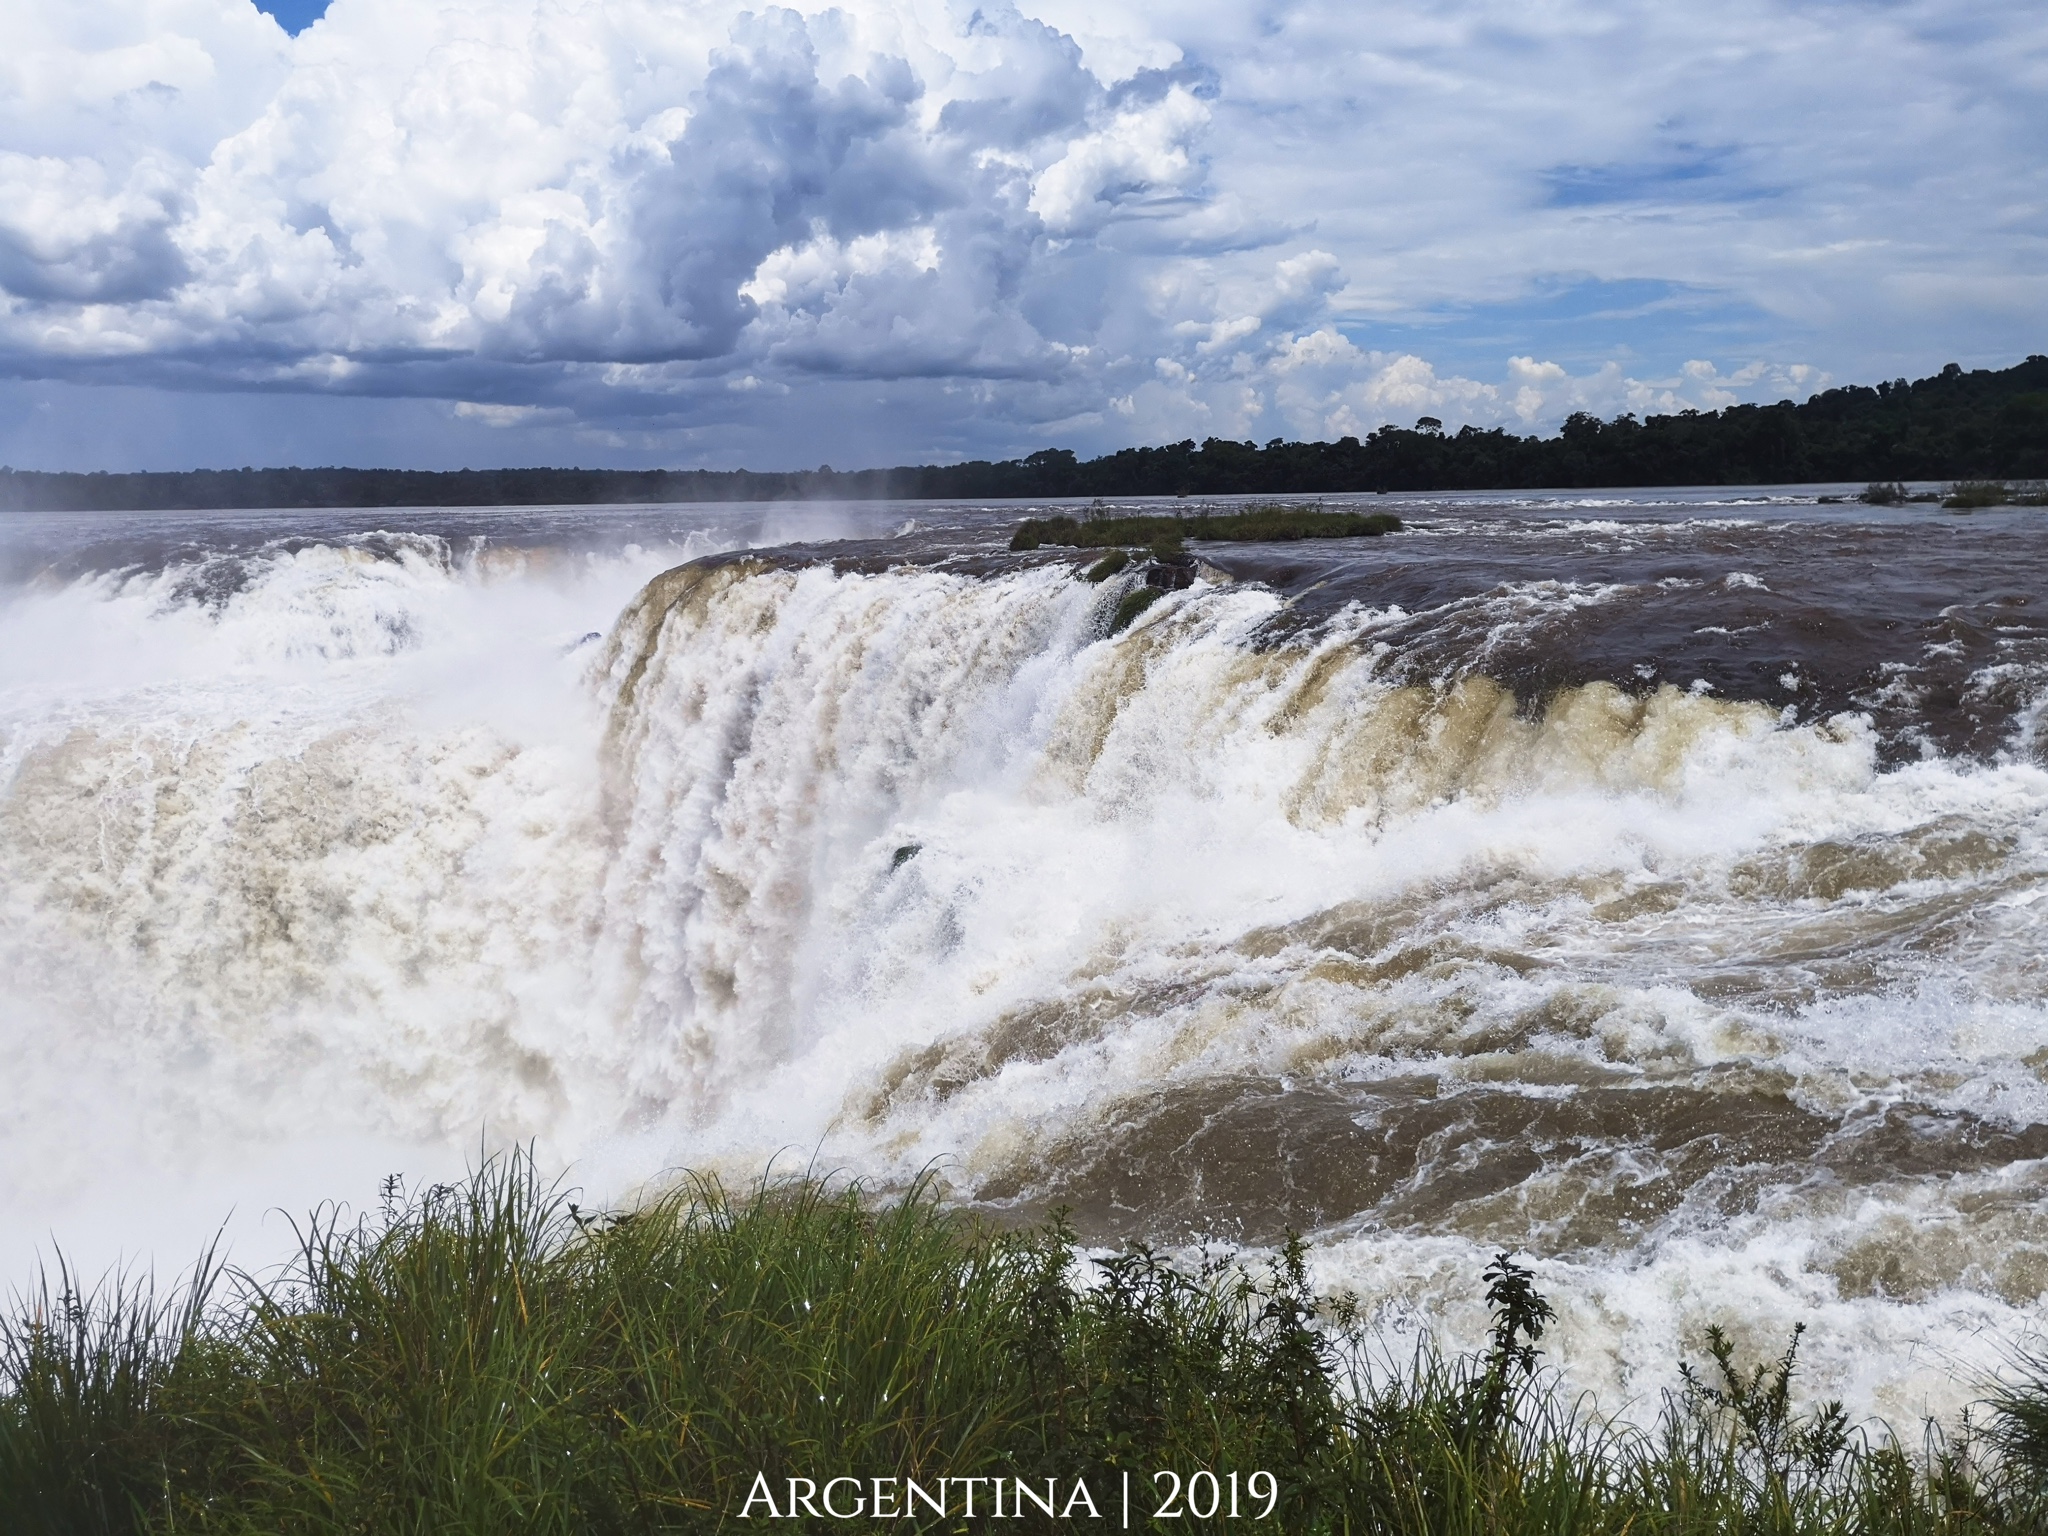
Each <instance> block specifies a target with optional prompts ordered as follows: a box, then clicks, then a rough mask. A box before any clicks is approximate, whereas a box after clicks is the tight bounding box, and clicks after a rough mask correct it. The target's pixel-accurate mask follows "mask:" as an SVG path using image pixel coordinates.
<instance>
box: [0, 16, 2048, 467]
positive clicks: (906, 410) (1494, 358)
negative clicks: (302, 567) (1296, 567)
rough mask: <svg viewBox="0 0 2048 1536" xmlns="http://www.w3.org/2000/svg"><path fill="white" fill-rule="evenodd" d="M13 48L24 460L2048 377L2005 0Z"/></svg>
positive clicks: (1135, 423)
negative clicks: (2023, 369)
mask: <svg viewBox="0 0 2048 1536" xmlns="http://www.w3.org/2000/svg"><path fill="white" fill-rule="evenodd" d="M1162 13H1164V14H1162ZM0 15H4V16H5V17H6V20H7V25H8V29H9V31H8V35H9V37H10V39H11V43H12V46H11V50H10V56H9V58H8V59H7V60H6V61H4V62H0V462H8V463H12V464H14V465H16V466H20V467H36V468H63V467H76V468H136V467H164V468H175V467H187V466H193V465H202V464H227V465H233V464H243V463H257V464H262V463H282V462H298V463H342V462H351V463H385V464H411V465H421V466H428V467H448V466H457V465H462V464H498V463H580V464H621V465H628V464H651V463H660V464H712V465H730V464H738V463H746V464H752V465H756V466H761V467H785V466H791V465H805V464H816V463H820V462H830V463H834V464H840V465H851V464H863V463H876V462H899V461H904V460H923V459H942V460H943V459H953V458H959V457H967V456H1006V455H1009V454H1014V453H1019V452H1026V451H1029V450H1031V449H1033V448H1036V447H1041V446H1045V445H1047V444H1060V445H1065V446H1071V447H1074V448H1077V449H1080V450H1082V451H1084V452H1097V451H1104V450H1108V449H1113V448H1116V447H1119V446H1123V445H1125V444H1129V443H1135V442H1159V441H1170V440H1173V439H1176V438H1180V437H1196V438H1200V437H1204V436H1208V435H1211V434H1217V435H1224V436H1230V437H1238V438H1255V439H1259V440H1264V439H1267V438H1270V437H1276V436H1285V437H1330V436H1337V435H1342V434H1343V433H1346V432H1359V433H1362V432H1367V431H1370V430H1372V429H1373V428H1374V427H1375V426H1378V425H1380V424H1381V423H1382V422H1388V421H1392V422H1400V423H1404V424H1405V423H1408V422H1412V421H1413V420H1414V419H1415V418H1416V417H1418V416H1420V415H1423V414H1429V415H1435V416H1438V417H1440V418H1442V419H1443V420H1445V421H1447V422H1450V423H1452V424H1453V425H1455V424H1457V423H1460V422H1464V421H1473V422H1478V423H1481V424H1485V425H1496V424H1497V425H1505V426H1508V427H1511V428H1514V429H1516V430H1547V429H1549V428H1551V427H1553V426H1554V425H1555V424H1556V423H1557V422H1558V421H1559V420H1561V419H1562V418H1563V416H1564V415H1566V414H1567V413H1569V412H1570V411H1573V410H1582V409H1584V410H1594V411H1597V412H1599V413H1600V414H1602V415H1611V414H1613V413H1615V412H1618V411H1621V410H1634V411H1637V412H1638V413H1646V412H1651V411H1657V410H1670V409H1680V408H1684V407H1686V406H1700V407H1712V406H1716V405H1721V404H1726V403H1729V402H1731V401H1734V400H1745V399H1755V400H1767V399H1778V398H1786V397H1792V398H1803V397H1804V396H1805V395H1807V394H1809V393H1811V392H1812V391H1813V390H1815V389H1817V388H1821V387H1824V386H1825V385H1826V384H1828V383H1831V382H1844V381H1861V380H1874V379H1878V378H1889V377H1894V376H1897V375H1900V374H1909V375H1918V374H1923V373H1927V372H1931V371H1933V370H1935V369H1937V368H1939V367H1940V366H1941V365H1942V364H1943V363H1946V362H1949V361H1959V362H1962V363H1964V364H1966V365H1971V366H1976V365H1994V364H2004V363H2009V362H2012V361H2016V360H2017V359H2018V358H2020V357H2022V356H2025V355H2026V354H2027V353H2029V352H2038V351H2041V350H2043V349H2044V345H2048V337H2044V335H2043V332H2044V330H2048V326H2044V323H2043V316H2044V315H2048V168H2044V165H2043V161H2042V157H2041V155H2040V152H2039V146H2040V145H2041V144H2042V143H2048V12H2042V11H2040V10H2038V9H2037V8H2033V7H2024V6H2014V5H2011V4H2010V3H2004V0H2001V3H1995V4H1994V3H1988V0H1944V3H1941V4H1935V3H1930V0H1725V3H1718V4H1716V5H1714V6H1712V7H1690V6H1688V7H1678V6H1671V5H1668V4H1656V3H1648V0H1645V3H1638V4H1619V3H1601V4H1593V3H1587V0H1552V3H1549V4H1546V5H1544V6H1540V7H1532V6H1529V5H1527V4H1524V3H1512V4H1511V3H1506V0H1440V3H1437V4H1433V5H1430V6H1428V7H1417V6H1413V5H1393V4H1383V3H1377V0H1362V3H1361V0H1352V3H1337V0H1327V3H1322V0H1304V3H1296V4H1280V3H1272V4H1259V3H1246V4H1224V3H1214V0H1191V3H1186V4H1181V5H1176V6H1173V7H1160V6H1157V5H1154V4H1146V5H1139V4H1136V3H1125V0H1087V3H1082V0H1050V3H1045V4H1039V5H1035V6H1034V5H1024V6H1022V7H1021V8H1018V7H1012V6H1008V5H1001V4H975V3H972V0H846V3H844V4H841V5H839V6H836V7H816V8H809V9H805V8H794V9H777V8H769V7H762V6H758V5H753V6H750V5H741V4H733V3H719V0H590V3H587V4H582V5H576V6H564V5H561V4H559V3H556V0H331V4H321V3H318V0H277V3H275V4H273V5H270V6H268V7H267V8H266V10H263V11H259V10H258V9H256V8H255V7H254V6H252V5H251V4H250V3H249V0H101V3H99V4H96V5H94V6H90V7H87V6H53V5H50V4H48V3H46V0H0Z"/></svg>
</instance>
